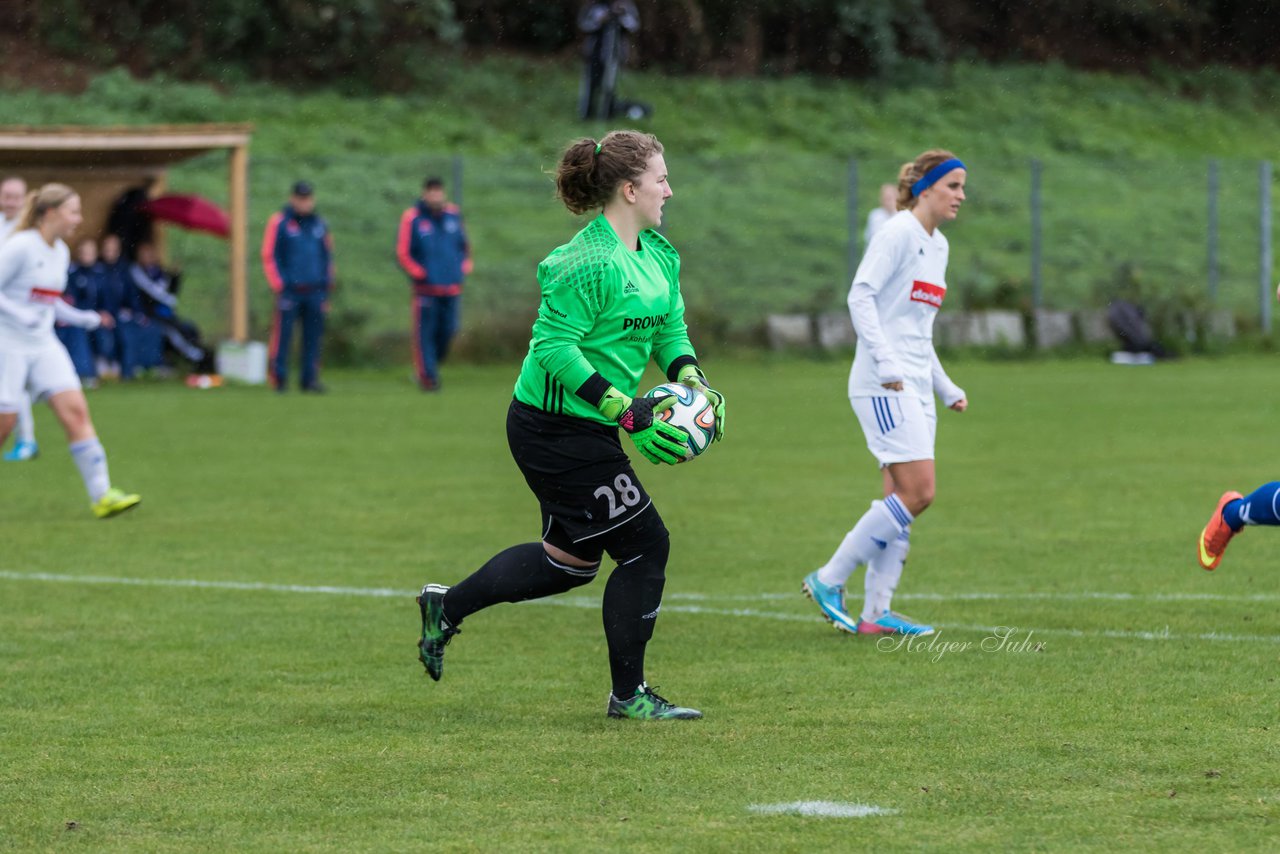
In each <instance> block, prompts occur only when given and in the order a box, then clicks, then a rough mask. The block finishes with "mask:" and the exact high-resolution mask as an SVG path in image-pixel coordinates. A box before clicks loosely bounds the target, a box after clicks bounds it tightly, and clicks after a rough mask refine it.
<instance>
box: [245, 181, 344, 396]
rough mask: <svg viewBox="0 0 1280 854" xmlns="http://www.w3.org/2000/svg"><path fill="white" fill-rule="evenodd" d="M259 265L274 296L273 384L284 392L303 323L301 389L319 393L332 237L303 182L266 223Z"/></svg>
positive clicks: (308, 189)
mask: <svg viewBox="0 0 1280 854" xmlns="http://www.w3.org/2000/svg"><path fill="white" fill-rule="evenodd" d="M262 267H263V270H264V271H265V272H266V275H267V283H268V284H269V285H270V286H271V290H273V291H275V294H276V310H275V318H274V322H273V324H272V331H271V381H272V383H273V384H274V385H275V389H276V391H281V392H282V391H284V390H285V388H286V385H287V379H288V358H289V344H290V342H291V340H292V338H293V324H294V321H295V319H300V320H301V322H302V366H301V374H302V377H301V379H302V390H303V391H309V392H316V393H320V392H323V391H324V386H323V385H321V384H320V340H321V338H322V337H323V335H324V316H325V314H326V313H327V312H328V311H329V291H330V289H331V287H332V285H333V235H332V234H331V233H330V232H329V225H328V223H326V222H325V221H324V219H323V218H322V217H321V216H320V215H319V214H317V213H316V199H315V190H314V189H313V188H312V186H311V184H309V183H308V182H306V181H299V182H297V183H296V184H294V185H293V191H292V192H291V193H290V195H289V203H288V204H287V205H285V206H284V208H283V209H282V210H280V211H277V212H276V213H274V214H272V215H271V219H269V220H267V228H266V231H265V232H264V234H263V237H262Z"/></svg>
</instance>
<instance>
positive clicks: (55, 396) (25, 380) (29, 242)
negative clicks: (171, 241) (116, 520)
mask: <svg viewBox="0 0 1280 854" xmlns="http://www.w3.org/2000/svg"><path fill="white" fill-rule="evenodd" d="M81 219H82V217H81V215H80V197H79V196H77V195H76V193H75V191H74V190H72V189H71V188H70V187H67V186H64V185H62V184H46V185H44V186H43V187H41V188H40V189H39V190H37V191H36V192H33V193H31V194H30V195H28V196H27V202H26V206H25V207H24V208H23V211H22V215H21V217H20V219H19V221H18V225H17V228H16V229H15V231H14V233H13V234H12V235H10V237H9V239H8V240H6V241H5V242H4V243H2V244H0V444H3V443H4V441H5V439H7V438H8V437H9V433H10V432H11V431H12V430H13V426H14V424H15V422H16V421H17V412H18V408H19V406H20V405H21V397H22V394H23V392H24V391H26V392H29V393H30V395H31V398H32V399H33V400H37V401H38V400H47V401H48V402H49V407H50V408H51V409H52V410H53V413H54V415H56V416H57V418H58V421H59V422H61V424H62V427H63V429H64V430H66V433H67V441H68V442H69V444H70V446H71V456H72V458H73V459H74V460H75V462H76V466H77V467H78V468H79V469H80V476H81V477H82V478H83V479H84V485H85V489H86V490H87V491H88V493H89V506H90V509H91V510H92V511H93V514H94V515H95V516H97V517H98V518H99V519H105V518H107V517H108V516H114V515H116V514H117V513H122V512H124V511H125V510H128V509H129V508H131V507H134V506H136V505H137V504H138V502H139V501H141V500H142V499H140V498H139V497H138V496H137V495H129V494H126V493H124V492H122V491H120V490H119V489H115V488H113V487H112V486H111V479H110V477H109V476H108V474H107V455H106V453H105V452H104V451H103V450H102V443H100V442H99V441H98V436H97V433H96V432H95V431H94V429H93V422H92V421H90V420H89V405H88V403H87V402H86V401H85V399H84V392H83V391H82V390H81V388H80V378H79V377H77V376H76V371H75V368H74V367H73V366H72V364H71V357H70V356H68V355H67V350H66V348H65V347H63V346H62V343H61V342H60V341H58V339H57V336H55V335H54V332H53V324H54V321H55V320H57V321H59V322H62V323H69V324H72V325H75V326H82V327H84V328H86V329H97V328H98V327H99V326H101V325H103V324H106V325H108V326H110V325H111V324H113V323H114V321H113V320H112V318H111V315H109V314H105V313H99V312H96V311H82V310H80V309H76V308H72V307H71V306H70V305H68V304H67V303H66V302H64V301H63V299H62V291H63V289H64V288H65V287H66V284H67V265H68V263H69V261H70V256H71V253H70V251H69V250H68V249H67V244H66V242H65V241H66V240H67V238H69V237H70V236H71V235H72V234H73V233H74V232H75V230H76V227H77V226H78V225H80V221H81Z"/></svg>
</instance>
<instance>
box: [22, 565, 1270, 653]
mask: <svg viewBox="0 0 1280 854" xmlns="http://www.w3.org/2000/svg"><path fill="white" fill-rule="evenodd" d="M0 580H2V581H36V582H49V583H54V584H100V585H112V586H127V587H178V588H192V589H200V590H243V591H267V592H271V593H310V594H324V595H331V596H357V597H371V598H381V599H388V598H393V599H394V598H401V597H403V598H406V599H407V598H411V597H413V596H414V595H415V594H416V592H417V591H408V590H395V589H392V588H388V587H337V586H332V585H319V586H312V585H304V584H271V583H267V582H260V581H205V580H201V579H195V578H124V577H118V576H106V575H66V574H60V573H52V572H12V571H8V570H0ZM690 595H694V596H696V595H698V594H685V596H686V597H688V596H690ZM1107 595H1110V594H1107ZM1116 595H1120V594H1116ZM667 598H668V599H669V600H670V599H678V598H679V597H677V596H674V595H673V596H669V597H667ZM718 598H720V597H712V596H702V597H701V598H700V599H699V601H716V600H717V599H718ZM724 598H729V597H724ZM787 598H790V599H795V600H797V601H799V600H800V595H799V594H798V593H797V594H795V595H794V596H790V597H787ZM903 598H905V597H903ZM992 598H995V597H994V596H993V597H992ZM1130 598H1131V599H1132V601H1135V602H1142V601H1149V598H1147V597H1142V596H1138V595H1133V596H1131V597H1130ZM524 604H529V605H552V606H558V607H561V608H588V609H596V608H599V607H600V600H599V599H598V598H593V597H590V596H555V597H551V598H548V599H539V600H537V601H536V602H529V603H524ZM662 610H664V611H666V612H667V613H674V614H699V615H711V616H719V617H742V618H746V619H754V620H773V621H781V622H793V623H813V622H817V621H818V620H819V619H820V618H819V617H818V615H817V614H816V613H809V614H800V613H786V612H781V611H762V610H759V609H756V608H713V607H707V606H704V605H678V604H672V603H670V602H668V603H664V604H663V606H662ZM945 628H947V629H957V630H960V631H973V632H981V633H983V634H988V635H989V634H993V633H996V632H1005V631H1008V630H1009V629H1010V628H1011V627H1009V626H982V625H968V624H956V623H948V624H947V625H946V626H945ZM1012 628H1014V631H1017V632H1028V631H1029V632H1033V633H1034V634H1039V635H1050V636H1052V635H1059V636H1063V637H1076V638H1114V639H1119V640H1169V641H1189V640H1199V641H1228V642H1234V643H1280V635H1237V634H1226V633H1222V632H1202V633H1197V634H1183V633H1178V632H1173V631H1170V630H1169V628H1168V627H1167V626H1166V627H1165V628H1163V629H1160V630H1157V631H1128V630H1108V629H1101V630H1085V629H1042V628H1034V629H1028V628H1027V627H1025V626H1019V627H1012Z"/></svg>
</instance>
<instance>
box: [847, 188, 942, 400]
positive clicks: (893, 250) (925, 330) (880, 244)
mask: <svg viewBox="0 0 1280 854" xmlns="http://www.w3.org/2000/svg"><path fill="white" fill-rule="evenodd" d="M947 253H948V249H947V238H945V237H944V236H943V235H942V232H941V230H939V229H936V228H935V229H934V230H933V234H929V233H928V232H927V231H925V230H924V226H922V225H921V224H920V221H919V220H918V219H916V217H915V215H914V214H912V213H911V211H899V212H898V213H896V214H895V215H894V216H892V217H890V218H889V220H888V222H886V223H885V224H884V225H883V226H881V228H880V230H879V231H877V232H876V233H875V235H874V236H873V237H872V238H871V242H870V244H869V245H868V246H867V251H866V254H864V255H863V256H862V263H860V264H859V265H858V272H857V273H856V274H855V275H854V277H853V286H852V287H851V288H850V291H849V305H850V312H851V313H852V314H853V322H854V327H855V329H857V331H858V346H857V353H856V355H855V356H854V359H853V369H852V370H851V371H850V372H849V396H850V397H874V396H885V395H893V394H895V392H892V391H888V390H886V389H885V388H884V387H883V386H882V383H884V382H885V381H886V378H885V377H884V376H883V374H882V371H883V370H884V366H886V365H892V366H893V367H894V368H895V369H896V371H893V372H894V373H898V374H900V379H901V380H902V383H903V391H902V392H901V393H902V394H909V395H913V396H915V397H922V398H928V397H931V396H932V395H933V392H934V386H935V382H934V374H933V368H934V365H935V363H936V356H935V354H934V351H933V321H934V318H935V317H937V314H938V309H939V308H941V307H942V301H943V299H944V298H945V297H946V295H947ZM859 291H861V292H862V293H863V294H865V293H867V292H868V291H870V293H871V294H872V296H873V300H874V304H875V315H876V319H878V321H879V331H880V333H881V335H880V336H879V340H877V336H876V335H875V334H874V330H868V329H866V328H865V327H866V319H865V318H864V319H863V321H862V323H860V322H859V314H858V312H857V310H856V309H855V294H856V293H858V292H859ZM860 327H862V328H860ZM869 333H871V334H869Z"/></svg>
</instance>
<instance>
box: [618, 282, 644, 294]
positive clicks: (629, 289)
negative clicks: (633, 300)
mask: <svg viewBox="0 0 1280 854" xmlns="http://www.w3.org/2000/svg"><path fill="white" fill-rule="evenodd" d="M622 292H623V293H624V294H638V293H640V289H639V288H637V287H636V286H635V283H634V282H631V281H628V282H627V286H626V287H625V288H623V289H622Z"/></svg>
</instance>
